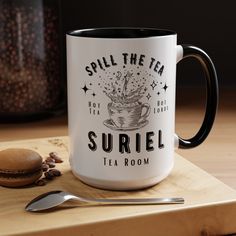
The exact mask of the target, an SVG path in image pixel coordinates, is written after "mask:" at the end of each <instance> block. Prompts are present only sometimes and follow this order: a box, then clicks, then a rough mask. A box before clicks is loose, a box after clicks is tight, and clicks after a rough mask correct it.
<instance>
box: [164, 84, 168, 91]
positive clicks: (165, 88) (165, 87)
mask: <svg viewBox="0 0 236 236" xmlns="http://www.w3.org/2000/svg"><path fill="white" fill-rule="evenodd" d="M167 88H168V86H167V85H166V83H165V86H164V87H163V89H164V90H165V92H166V90H167Z"/></svg>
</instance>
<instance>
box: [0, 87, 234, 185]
mask: <svg viewBox="0 0 236 236" xmlns="http://www.w3.org/2000/svg"><path fill="white" fill-rule="evenodd" d="M183 94H184V95H183ZM235 94H236V93H235V91H234V90H227V91H223V92H222V93H220V98H221V99H220V104H219V110H218V114H217V118H216V122H215V125H214V126H213V130H212V132H211V133H210V135H209V137H208V139H207V140H206V141H205V142H204V143H203V144H202V145H201V146H199V147H197V148H194V149H191V150H177V152H178V153H179V154H181V155H182V156H183V157H185V158H186V159H188V160H190V161H191V162H193V163H194V164H196V165H197V166H199V167H200V168H202V169H204V170H206V171H207V172H208V173H210V174H212V175H213V176H215V177H216V178H218V179H219V180H221V181H222V182H224V183H226V184H227V185H229V186H231V187H233V188H235V189H236V109H235V108H236V95H235ZM203 101H204V93H203V92H202V90H200V89H199V91H198V90H194V93H191V92H186V91H185V90H183V89H180V90H178V91H177V106H176V132H177V134H178V135H180V136H183V137H185V138H187V137H190V136H192V135H193V133H195V132H196V131H197V130H198V128H199V126H200V124H201V122H202V118H203V115H204V102H203ZM64 135H67V118H66V115H64V116H60V117H54V118H50V119H47V120H41V121H35V122H30V123H21V124H0V141H10V140H20V139H32V138H42V137H53V136H64Z"/></svg>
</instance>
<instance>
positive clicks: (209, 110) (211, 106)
mask: <svg viewBox="0 0 236 236" xmlns="http://www.w3.org/2000/svg"><path fill="white" fill-rule="evenodd" d="M177 47H182V50H181V52H182V55H181V56H179V55H177V57H180V60H182V59H184V58H188V57H193V58H196V59H197V60H198V61H199V62H200V64H201V65H202V68H203V71H204V74H205V78H206V97H207V101H206V112H205V116H204V120H203V123H202V125H201V128H200V129H199V131H198V132H197V133H196V134H195V136H193V137H192V138H190V139H183V138H181V137H178V141H179V148H182V149H189V148H194V147H196V146H198V145H200V144H201V143H202V142H203V141H204V140H205V139H206V137H207V136H208V134H209V133H210V131H211V128H212V126H213V123H214V120H215V115H216V111H217V107H218V100H219V91H218V80H217V74H216V70H215V66H214V64H213V62H212V60H211V58H210V57H209V56H208V55H207V54H206V53H205V52H204V51H203V50H202V49H200V48H198V47H195V46H192V45H178V46H177ZM177 54H178V52H177Z"/></svg>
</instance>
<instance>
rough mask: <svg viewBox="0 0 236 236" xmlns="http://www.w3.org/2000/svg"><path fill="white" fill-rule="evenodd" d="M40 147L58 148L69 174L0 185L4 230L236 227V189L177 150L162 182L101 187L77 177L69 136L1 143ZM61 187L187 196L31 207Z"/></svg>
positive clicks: (140, 231)
mask: <svg viewBox="0 0 236 236" xmlns="http://www.w3.org/2000/svg"><path fill="white" fill-rule="evenodd" d="M7 147H24V148H30V149H33V150H36V151H37V152H39V153H40V154H41V155H42V156H44V157H46V156H47V155H48V153H49V152H51V151H57V152H58V153H59V154H60V156H61V157H62V158H63V159H64V162H63V163H62V164H58V166H57V167H58V169H60V170H61V171H62V173H63V176H61V177H59V178H57V179H55V180H53V181H52V182H50V183H49V184H47V185H46V186H42V187H27V188H21V189H10V188H4V187H0V209H1V211H0V229H1V230H0V235H52V234H54V235H66V234H67V235H151V236H152V235H157V233H158V235H165V236H169V235H177V236H178V235H191V236H194V235H201V233H202V235H204V234H203V233H207V234H205V235H219V234H226V233H232V232H236V223H235V222H236V220H235V219H236V191H235V190H233V189H231V188H230V187H228V186H226V185H225V184H223V183H222V182H220V181H219V180H217V179H215V178H214V177H213V176H211V175H209V174H208V173H206V172H205V171H203V170H201V169H200V168H198V167H196V166H195V165H193V164H192V163H190V162H188V161H186V160H185V159H184V158H182V157H181V156H179V155H178V154H176V156H175V167H174V169H173V171H172V173H171V174H170V175H169V177H168V178H166V179H165V180H164V181H162V182H161V183H160V184H158V185H156V186H154V187H152V188H148V189H146V190H140V191H130V192H123V191H106V190H100V189H95V188H92V187H89V186H88V185H85V184H83V183H82V182H80V181H79V180H78V179H76V178H75V177H74V176H73V175H72V173H71V171H70V168H69V163H68V140H67V137H57V138H49V139H34V140H25V141H16V142H5V143H1V144H0V150H1V149H5V148H7ZM56 189H61V190H65V191H70V192H73V193H75V194H81V195H84V196H88V197H104V198H108V197H117V198H119V197H120V198H124V197H132V198H135V197H170V196H171V197H173V196H176V197H184V198H185V200H186V202H185V204H183V205H159V206H158V205H155V206H154V205H153V206H97V205H86V204H81V206H80V207H76V206H77V205H78V203H66V204H65V205H63V206H61V207H58V208H57V209H56V210H55V211H47V212H41V213H29V212H26V211H24V207H25V205H26V203H27V202H29V201H30V200H31V199H32V198H34V197H36V196H37V195H39V194H41V193H44V192H47V191H51V190H56Z"/></svg>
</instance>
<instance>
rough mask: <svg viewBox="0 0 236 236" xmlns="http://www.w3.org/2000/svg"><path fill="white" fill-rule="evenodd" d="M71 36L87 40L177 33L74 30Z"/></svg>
mask: <svg viewBox="0 0 236 236" xmlns="http://www.w3.org/2000/svg"><path fill="white" fill-rule="evenodd" d="M67 34H68V35H70V36H76V37H85V38H125V39H126V38H149V37H160V36H169V35H176V32H174V31H172V30H166V29H155V28H123V27H112V28H94V29H80V30H73V31H69V32H68V33H67Z"/></svg>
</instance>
